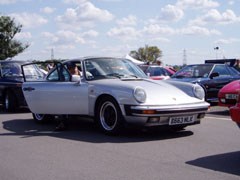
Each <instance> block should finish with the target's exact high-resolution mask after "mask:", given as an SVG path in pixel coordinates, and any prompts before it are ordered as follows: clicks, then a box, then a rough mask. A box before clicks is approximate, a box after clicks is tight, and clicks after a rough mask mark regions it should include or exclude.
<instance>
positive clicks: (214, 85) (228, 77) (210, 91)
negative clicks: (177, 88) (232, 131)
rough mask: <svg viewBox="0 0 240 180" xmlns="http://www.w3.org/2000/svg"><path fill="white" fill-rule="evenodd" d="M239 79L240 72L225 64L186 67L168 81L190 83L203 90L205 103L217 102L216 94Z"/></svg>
mask: <svg viewBox="0 0 240 180" xmlns="http://www.w3.org/2000/svg"><path fill="white" fill-rule="evenodd" d="M238 79H240V72H239V71H237V70H236V69H235V68H234V67H232V66H229V65H226V64H210V63H207V64H194V65H187V66H185V67H183V68H182V69H180V70H179V71H178V72H176V73H175V74H174V75H173V76H172V77H171V78H170V79H169V80H171V81H183V82H191V83H195V84H199V85H201V86H202V87H203V88H204V89H205V93H206V101H208V102H218V92H219V90H220V89H221V88H222V87H223V86H225V85H226V84H228V83H230V82H232V81H235V80H238Z"/></svg>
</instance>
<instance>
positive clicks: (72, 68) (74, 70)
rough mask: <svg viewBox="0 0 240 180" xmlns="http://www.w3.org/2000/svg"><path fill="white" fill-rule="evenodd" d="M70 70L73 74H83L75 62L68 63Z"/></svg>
mask: <svg viewBox="0 0 240 180" xmlns="http://www.w3.org/2000/svg"><path fill="white" fill-rule="evenodd" d="M67 68H68V71H69V72H70V74H71V75H79V76H81V72H80V71H79V70H78V67H77V65H76V64H75V63H72V62H71V63H68V64H67Z"/></svg>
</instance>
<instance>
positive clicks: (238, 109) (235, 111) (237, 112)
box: [230, 91, 240, 128]
mask: <svg viewBox="0 0 240 180" xmlns="http://www.w3.org/2000/svg"><path fill="white" fill-rule="evenodd" d="M230 114H231V118H232V120H233V121H235V122H236V123H237V125H238V127H239V128H240V91H239V92H238V98H237V104H236V105H235V106H233V107H231V108H230Z"/></svg>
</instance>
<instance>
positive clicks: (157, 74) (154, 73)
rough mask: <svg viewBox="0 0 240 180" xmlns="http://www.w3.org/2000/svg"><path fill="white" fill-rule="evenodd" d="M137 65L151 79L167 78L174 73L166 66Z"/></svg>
mask: <svg viewBox="0 0 240 180" xmlns="http://www.w3.org/2000/svg"><path fill="white" fill-rule="evenodd" d="M138 67H140V68H141V69H142V70H143V72H144V73H145V74H146V75H148V76H149V77H150V78H151V79H153V80H162V79H168V78H170V77H171V76H172V75H173V74H174V73H175V72H174V71H172V70H171V69H169V68H167V67H163V66H158V65H138Z"/></svg>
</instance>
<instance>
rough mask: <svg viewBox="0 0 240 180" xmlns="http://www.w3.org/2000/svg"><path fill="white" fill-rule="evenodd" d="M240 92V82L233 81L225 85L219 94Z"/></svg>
mask: <svg viewBox="0 0 240 180" xmlns="http://www.w3.org/2000/svg"><path fill="white" fill-rule="evenodd" d="M239 90H240V80H236V81H233V82H231V83H229V84H227V85H225V86H224V87H223V88H222V89H221V90H220V91H219V93H238V91H239Z"/></svg>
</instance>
